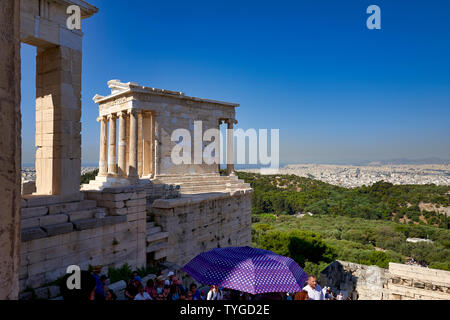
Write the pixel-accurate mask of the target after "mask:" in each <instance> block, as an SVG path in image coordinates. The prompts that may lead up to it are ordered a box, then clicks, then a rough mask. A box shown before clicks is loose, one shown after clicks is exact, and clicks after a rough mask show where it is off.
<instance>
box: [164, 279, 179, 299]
mask: <svg viewBox="0 0 450 320" xmlns="http://www.w3.org/2000/svg"><path fill="white" fill-rule="evenodd" d="M167 300H172V301H176V300H180V293H179V291H178V285H177V284H175V283H174V284H172V285H171V286H170V292H169V296H168V297H167Z"/></svg>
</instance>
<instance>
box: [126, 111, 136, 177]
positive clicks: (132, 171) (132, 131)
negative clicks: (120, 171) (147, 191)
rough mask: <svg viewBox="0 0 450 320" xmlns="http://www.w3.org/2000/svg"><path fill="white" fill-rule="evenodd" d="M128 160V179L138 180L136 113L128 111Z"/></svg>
mask: <svg viewBox="0 0 450 320" xmlns="http://www.w3.org/2000/svg"><path fill="white" fill-rule="evenodd" d="M129 148H130V159H129V173H128V176H129V177H130V178H138V170H137V169H138V168H137V165H138V112H137V110H134V109H132V110H130V146H129Z"/></svg>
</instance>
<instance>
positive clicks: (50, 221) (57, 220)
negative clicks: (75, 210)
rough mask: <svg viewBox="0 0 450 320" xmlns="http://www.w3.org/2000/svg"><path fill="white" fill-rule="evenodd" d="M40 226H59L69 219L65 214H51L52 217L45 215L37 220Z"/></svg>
mask: <svg viewBox="0 0 450 320" xmlns="http://www.w3.org/2000/svg"><path fill="white" fill-rule="evenodd" d="M39 221H40V225H41V227H42V226H47V225H55V224H61V223H64V222H67V221H69V217H68V216H67V215H66V214H53V215H47V216H43V217H40V218H39Z"/></svg>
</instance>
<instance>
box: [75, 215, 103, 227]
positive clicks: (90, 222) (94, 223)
mask: <svg viewBox="0 0 450 320" xmlns="http://www.w3.org/2000/svg"><path fill="white" fill-rule="evenodd" d="M73 225H74V227H75V229H76V230H86V229H93V228H97V227H100V226H101V225H102V219H95V218H92V219H85V220H79V221H75V222H74V223H73Z"/></svg>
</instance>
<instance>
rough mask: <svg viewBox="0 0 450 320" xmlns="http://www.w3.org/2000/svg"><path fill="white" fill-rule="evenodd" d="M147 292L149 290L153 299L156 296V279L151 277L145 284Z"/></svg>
mask: <svg viewBox="0 0 450 320" xmlns="http://www.w3.org/2000/svg"><path fill="white" fill-rule="evenodd" d="M145 292H147V293H148V294H149V295H150V297H152V299H155V298H156V288H155V281H153V279H149V280H148V281H147V283H146V285H145Z"/></svg>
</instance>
